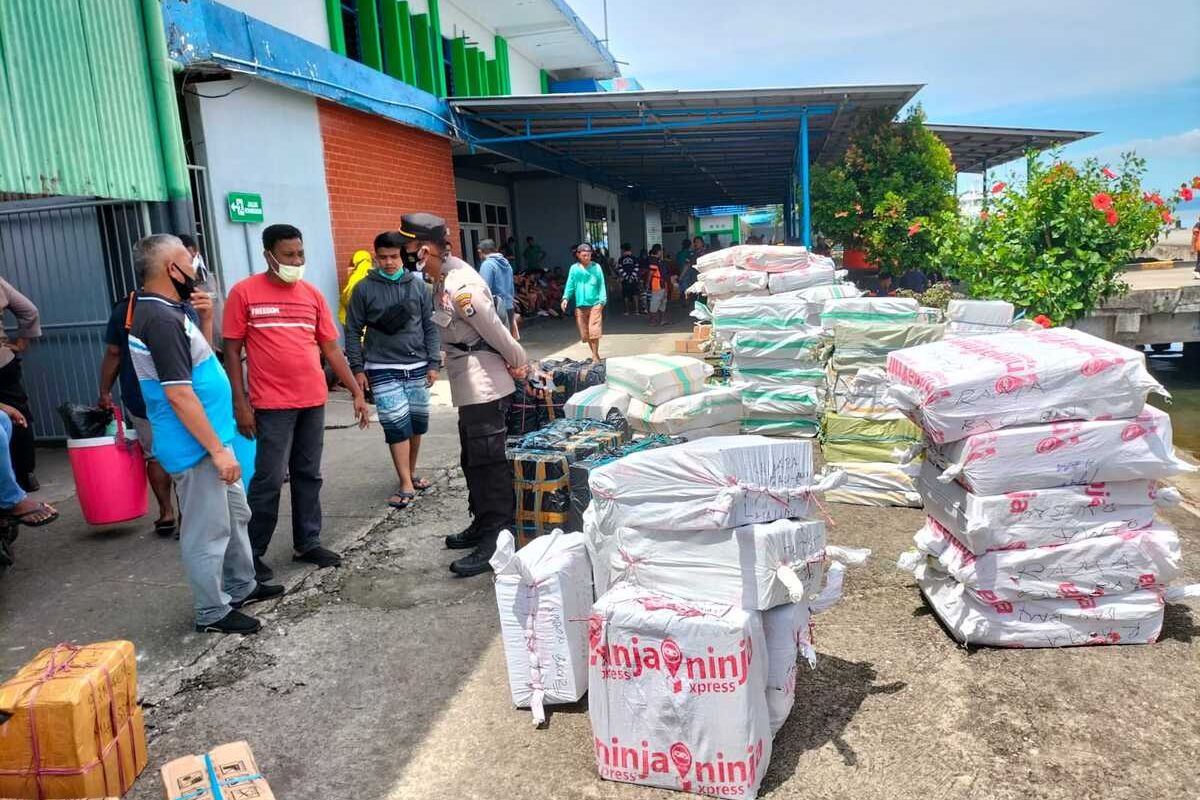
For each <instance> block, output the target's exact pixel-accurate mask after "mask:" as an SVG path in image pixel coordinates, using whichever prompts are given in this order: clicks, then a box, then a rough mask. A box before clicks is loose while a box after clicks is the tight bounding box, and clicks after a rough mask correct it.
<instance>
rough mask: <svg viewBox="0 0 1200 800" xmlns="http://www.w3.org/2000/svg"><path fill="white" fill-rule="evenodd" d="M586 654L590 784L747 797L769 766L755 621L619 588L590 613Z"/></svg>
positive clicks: (762, 658)
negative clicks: (593, 773)
mask: <svg viewBox="0 0 1200 800" xmlns="http://www.w3.org/2000/svg"><path fill="white" fill-rule="evenodd" d="M589 648H590V651H589V658H588V665H589V666H588V711H589V713H590V716H591V720H592V733H593V746H594V749H595V757H596V767H597V769H598V770H599V772H600V777H602V778H605V779H607V780H613V781H623V782H626V783H638V784H644V785H646V786H658V787H661V788H664V789H676V790H680V791H685V792H693V793H696V794H702V795H707V796H711V797H754V796H756V795H757V793H758V787H759V785H760V784H761V783H762V779H763V774H764V773H765V771H766V768H767V763H768V762H769V761H770V759H771V728H770V722H769V720H770V718H769V714H768V711H767V701H766V678H767V652H766V646H765V640H764V637H763V627H762V615H761V613H760V612H758V611H745V610H743V609H740V608H737V607H735V606H727V605H717V604H710V603H695V602H691V601H687V600H681V599H679V598H673V597H669V596H666V595H662V594H655V593H653V592H647V591H646V590H644V589H640V588H638V587H634V586H630V585H628V584H620V585H618V586H615V587H614V588H613V589H611V590H610V591H609V592H607V593H606V594H605V595H604V596H602V597H601V598H600V599H599V600H597V601H596V604H595V606H594V607H593V613H592V619H591V622H590V628H589Z"/></svg>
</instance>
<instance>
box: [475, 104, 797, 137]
mask: <svg viewBox="0 0 1200 800" xmlns="http://www.w3.org/2000/svg"><path fill="white" fill-rule="evenodd" d="M802 118H804V113H803V112H799V113H797V112H794V111H788V112H780V113H777V114H776V113H766V114H745V115H743V116H734V117H721V118H718V119H695V120H680V121H678V122H643V123H642V124H640V125H613V126H611V127H607V128H593V127H591V126H590V122H589V125H588V127H585V128H583V129H581V130H572V131H555V132H553V133H533V134H519V135H512V136H494V137H491V138H481V139H476V140H475V142H474V143H475V144H477V145H489V144H493V143H499V142H548V141H555V140H560V139H578V138H583V137H588V136H607V135H611V134H614V133H640V132H644V131H669V130H680V129H685V128H698V127H701V126H708V125H730V124H735V123H740V122H761V121H764V120H767V121H771V120H789V119H802Z"/></svg>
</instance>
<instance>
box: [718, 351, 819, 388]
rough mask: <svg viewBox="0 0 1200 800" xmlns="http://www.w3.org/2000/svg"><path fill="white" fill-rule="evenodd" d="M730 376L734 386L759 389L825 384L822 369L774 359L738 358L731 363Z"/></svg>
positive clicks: (799, 362) (798, 362)
mask: <svg viewBox="0 0 1200 800" xmlns="http://www.w3.org/2000/svg"><path fill="white" fill-rule="evenodd" d="M730 374H731V376H732V379H733V383H734V385H736V386H739V387H750V388H760V389H765V388H769V387H782V386H789V387H790V386H812V387H820V388H823V387H824V386H825V382H826V376H825V370H824V369H823V368H822V367H819V366H817V365H815V364H806V363H805V362H802V361H785V360H780V359H775V358H739V359H737V360H735V361H734V362H733V368H732V369H731V370H730Z"/></svg>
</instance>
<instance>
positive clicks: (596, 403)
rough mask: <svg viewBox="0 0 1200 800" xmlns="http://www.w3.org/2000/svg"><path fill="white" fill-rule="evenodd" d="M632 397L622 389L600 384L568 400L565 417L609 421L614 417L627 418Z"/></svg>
mask: <svg viewBox="0 0 1200 800" xmlns="http://www.w3.org/2000/svg"><path fill="white" fill-rule="evenodd" d="M629 401H630V397H629V395H628V394H626V393H625V392H622V391H621V390H620V389H614V388H613V387H611V386H609V385H608V384H607V383H600V384H597V385H595V386H589V387H587V388H586V389H581V390H579V391H578V392H576V393H575V394H573V395H571V396H570V397H568V398H567V402H566V404H565V405H564V406H563V416H565V417H567V418H568V419H596V420H600V421H602V422H603V421H607V420H609V419H611V417H612V416H614V415H615V416H621V417H624V416H625V412H627V411H628V410H629Z"/></svg>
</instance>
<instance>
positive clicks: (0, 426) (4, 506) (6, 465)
mask: <svg viewBox="0 0 1200 800" xmlns="http://www.w3.org/2000/svg"><path fill="white" fill-rule="evenodd" d="M14 426H16V427H20V428H28V427H29V421H28V420H26V419H25V415H24V414H22V413H21V412H20V411H18V410H17V409H15V408H13V407H12V406H10V405H7V404H5V403H0V515H3V517H4V518H5V521H6V522H8V523H9V524H20V525H24V526H26V527H29V528H40V527H42V526H43V525H49V524H50V523H51V522H54V520H56V519H58V511H56V510H55V509H54V508H53V507H52V506H49V505H47V504H46V503H39V502H38V501H37V500H30V499H29V495H27V494H25V490H24V489H22V488H21V487H20V486H19V485H18V484H17V476H16V473H14V472H13V462H12V455H11V454H10V452H9V449H8V445H9V441H10V440H11V439H12V434H13V427H14Z"/></svg>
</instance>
